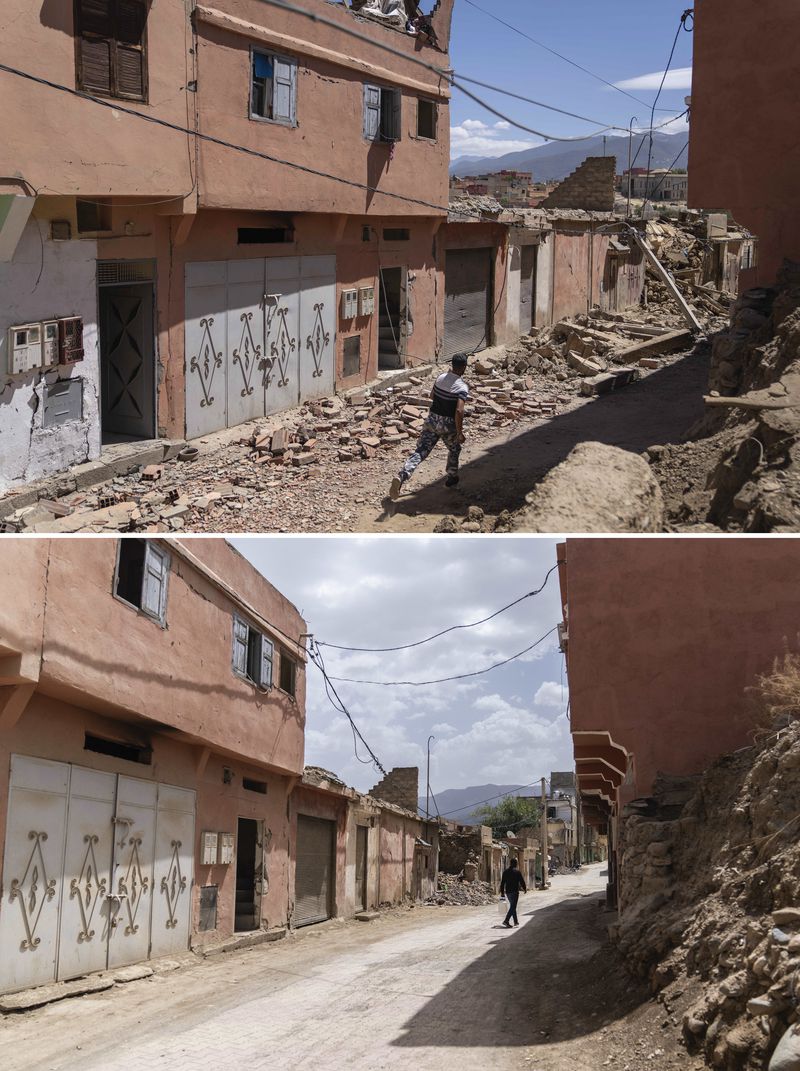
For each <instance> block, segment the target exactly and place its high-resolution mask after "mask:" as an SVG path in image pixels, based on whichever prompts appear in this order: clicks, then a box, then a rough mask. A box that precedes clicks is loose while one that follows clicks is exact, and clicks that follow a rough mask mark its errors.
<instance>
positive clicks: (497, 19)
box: [466, 0, 669, 111]
mask: <svg viewBox="0 0 800 1071" xmlns="http://www.w3.org/2000/svg"><path fill="white" fill-rule="evenodd" d="M466 2H467V3H468V4H469V6H470V7H474V8H475V10H476V11H480V12H482V14H484V15H486V16H487V18H490V19H494V21H495V22H499V23H501V24H502V25H503V26H505V27H506V28H507V29H509V30H512V31H513V32H514V33H516V34H519V36H520V37H524V38H526V39H527V40H528V41H531V42H532V43H533V44H534V45H536V46H537V47H539V48H543V49H544V50H545V51H546V52H549V53H550V54H551V55H553V56H557V57H558V58H559V59H560V60H564V62H565V63H569V64H570V66H571V67H576V68H577V69H578V70H579V71H583V73H584V74H588V75H589V76H590V77H591V78H596V79H597V81H598V82H602V83H603V85H604V86H608V87H609V88H610V89H616V91H617V92H618V93H622V94H623V96H625V97H630V99H631V100H635V101H636V103H637V104H643V105H644V106H645V107H646V108H647V107H649V105H648V103H647V101H646V100H640V98H639V97H634V95H633V94H632V93H628V92H627V90H625V89H620V88H619V86H615V85H614V83H613V82H608V81H606V79H605V78H602V77H601V76H600V75H599V74H595V73H594V71H590V70H589V69H588V67H582V66H581V65H580V63H576V62H575V60H571V59H570V58H569V56H565V55H563V54H562V53H561V52H556V50H555V49H554V48H550V46H549V45H545V44H544V43H543V42H542V41H537V40H536V38H535V37H531V36H530V34H527V33H525V31H524V30H520V28H519V27H518V26H512V25H511V23H510V22H506V21H505V20H504V19H501V18H500V16H499V15H495V14H494V13H493V12H491V11H487V10H486V9H485V8H482V7H480V5H478V4H476V3H475V2H474V0H466ZM660 110H661V111H669V109H668V108H662V109H660Z"/></svg>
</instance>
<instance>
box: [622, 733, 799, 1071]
mask: <svg viewBox="0 0 800 1071" xmlns="http://www.w3.org/2000/svg"><path fill="white" fill-rule="evenodd" d="M754 735H755V737H756V740H757V743H756V744H755V746H753V747H752V748H747V749H744V750H742V751H739V752H737V753H735V754H733V755H729V756H725V757H723V758H722V759H720V760H719V761H718V762H717V763H715V765H714V766H712V767H711V768H710V769H709V770H708V771H707V772H706V773H705V774H704V775H703V776H702V777H701V778H700V779H699V780H698V781H692V780H691V779H684V780H683V781H679V782H677V783H676V782H672V783H668V782H665V781H662V784H661V785H660V786H657V787H656V789H655V791H654V798H653V799H648V800H641V801H636V802H635V804H633V805H629V806H628V808H626V816H625V817H624V820H623V822H622V823H621V826H622V828H621V836H620V852H621V868H620V872H621V874H622V875H623V882H624V884H623V886H622V888H621V890H620V892H621V907H622V921H621V923H618V924H617V925H616V927H615V928H614V930H615V933H614V936H615V938H616V941H617V943H618V945H619V948H620V951H621V952H622V953H623V955H624V956H625V957H626V960H627V962H628V963H629V964H630V965H631V967H632V969H634V970H635V971H636V972H637V973H639V974H641V975H644V976H646V977H648V978H649V981H650V985H651V988H652V990H653V991H654V992H656V993H658V995H659V996H658V999H659V1000H661V1001H662V1002H663V1004H664V1005H665V1008H666V1009H667V1012H668V1014H669V1015H670V1016H673V1015H674V1014H681V1011H679V1010H678V1009H679V1008H680V1009H681V1010H682V1015H681V1020H682V1029H683V1038H684V1041H685V1044H686V1046H687V1048H688V1050H689V1051H690V1052H692V1053H700V1054H702V1055H703V1056H704V1057H705V1060H706V1062H707V1063H708V1065H709V1066H711V1067H715V1068H722V1069H724V1071H755V1069H766V1068H767V1066H768V1065H769V1068H770V1071H797V1068H800V1023H799V1022H798V1000H799V999H800V840H799V839H798V829H799V828H800V826H798V823H799V822H800V723H798V722H797V721H795V720H793V719H792V718H791V717H790V716H789V715H786V714H783V715H780V716H779V717H778V718H777V719H774V720H773V723H772V725H771V726H770V728H769V729H768V730H763V731H761V732H760V733H759V732H756V733H754ZM776 1047H777V1052H775V1050H776ZM773 1053H774V1055H772V1054H773ZM771 1055H772V1061H771V1062H770V1056H771Z"/></svg>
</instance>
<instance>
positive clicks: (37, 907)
mask: <svg viewBox="0 0 800 1071" xmlns="http://www.w3.org/2000/svg"><path fill="white" fill-rule="evenodd" d="M68 791H69V766H67V765H65V764H64V763H61V762H47V761H46V760H44V759H29V758H25V757H23V756H21V755H12V756H11V779H10V789H9V799H8V824H7V827H6V847H5V855H4V858H3V884H2V892H1V893H0V992H8V991H9V990H14V989H26V988H28V987H29V986H36V985H45V984H46V983H47V982H52V981H53V980H54V979H55V976H56V955H57V950H58V917H59V908H60V905H61V899H62V892H63V885H64V882H63V877H62V875H63V869H64V835H65V831H66V822H67V794H68Z"/></svg>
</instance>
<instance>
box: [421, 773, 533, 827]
mask: <svg viewBox="0 0 800 1071" xmlns="http://www.w3.org/2000/svg"><path fill="white" fill-rule="evenodd" d="M541 780H542V779H541V777H540V778H539V779H538V780H536V781H531V783H530V784H529V785H520V786H519V788H515V789H513V791H511V792H501V793H500V794H499V795H497V796H489V797H488V799H485V800H478V802H477V803H473V804H470V806H471V807H472V808H473V810H472V811H471V812H470V814H474V813H475V811H474V808H475V807H481V806H483V804H484V803H491V802H492V801H493V800H505V799H508V798H509V797H510V796H516V794H517V793H518V792H520V791H521V790H522V789H523V788H535V787H536V786H537V785H538V784H539V782H540V781H541ZM521 798H522V799H536V798H537V797H536V796H533V797H530V796H523V797H521ZM463 810H464V807H454V808H453V810H452V811H445V812H444V814H440V815H439V817H440V818H447V816H448V815H449V814H457V813H458V811H463Z"/></svg>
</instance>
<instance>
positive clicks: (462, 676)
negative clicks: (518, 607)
mask: <svg viewBox="0 0 800 1071" xmlns="http://www.w3.org/2000/svg"><path fill="white" fill-rule="evenodd" d="M557 628H558V626H557V625H556V626H554V627H553V628H551V629H550V631H549V632H545V634H544V636H540V637H539V639H538V640H537V641H536V642H535V643H532V644H531V645H530V647H526V648H525V650H524V651H518V652H517V654H515V655H511V657H510V658H504V659H503V661H502V662H495V663H494V665H492V666H487V667H486V668H485V669H476V670H473V671H472V672H471V673H457V674H455V675H454V676H452V677H440V678H439V679H438V680H433V681H363V680H357V679H354V678H353V677H331V678H330V680H332V681H338V682H341V683H345V684H374V685H378V686H379V687H382V688H400V687H408V688H423V687H426V686H427V685H429V684H446V683H448V682H449V681H462V680H466V679H467V678H468V677H481V676H483V674H484V673H491V672H492V670H493V669H499V668H500V667H501V666H507V665H508V664H509V662H515V661H516V660H517V659H518V658H522V657H523V655H526V654H528V653H529V652H530V651H533V650H534V649H535V648H536V647H538V646H539V645H540V644H542V643H544V641H545V640H546V639H547V638H548V637H549V636H552V635H553V633H554V632H556V631H557Z"/></svg>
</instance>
